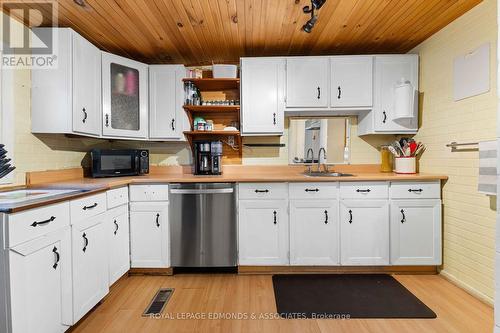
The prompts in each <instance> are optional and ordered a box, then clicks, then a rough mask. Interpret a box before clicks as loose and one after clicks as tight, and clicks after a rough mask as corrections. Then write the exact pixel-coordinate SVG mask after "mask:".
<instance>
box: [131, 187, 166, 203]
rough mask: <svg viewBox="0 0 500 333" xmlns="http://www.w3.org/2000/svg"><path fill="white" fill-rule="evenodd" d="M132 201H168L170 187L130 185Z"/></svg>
mask: <svg viewBox="0 0 500 333" xmlns="http://www.w3.org/2000/svg"><path fill="white" fill-rule="evenodd" d="M130 201H168V185H130Z"/></svg>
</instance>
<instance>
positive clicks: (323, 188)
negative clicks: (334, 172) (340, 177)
mask: <svg viewBox="0 0 500 333" xmlns="http://www.w3.org/2000/svg"><path fill="white" fill-rule="evenodd" d="M288 193H289V195H290V199H337V195H338V183H290V185H289V188H288Z"/></svg>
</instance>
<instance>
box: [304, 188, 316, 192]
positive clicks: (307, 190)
mask: <svg viewBox="0 0 500 333" xmlns="http://www.w3.org/2000/svg"><path fill="white" fill-rule="evenodd" d="M305 191H306V192H319V189H318V188H306V189H305Z"/></svg>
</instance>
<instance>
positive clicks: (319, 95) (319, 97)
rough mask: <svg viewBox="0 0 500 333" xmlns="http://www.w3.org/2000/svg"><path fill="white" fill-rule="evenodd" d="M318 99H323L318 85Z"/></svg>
mask: <svg viewBox="0 0 500 333" xmlns="http://www.w3.org/2000/svg"><path fill="white" fill-rule="evenodd" d="M318 99H321V88H320V87H318Z"/></svg>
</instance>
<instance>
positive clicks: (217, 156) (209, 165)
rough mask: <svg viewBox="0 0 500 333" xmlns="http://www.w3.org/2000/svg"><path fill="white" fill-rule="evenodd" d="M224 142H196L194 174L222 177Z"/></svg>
mask: <svg viewBox="0 0 500 333" xmlns="http://www.w3.org/2000/svg"><path fill="white" fill-rule="evenodd" d="M221 160H222V142H221V141H195V142H194V174H195V175H220V174H222V163H221Z"/></svg>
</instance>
